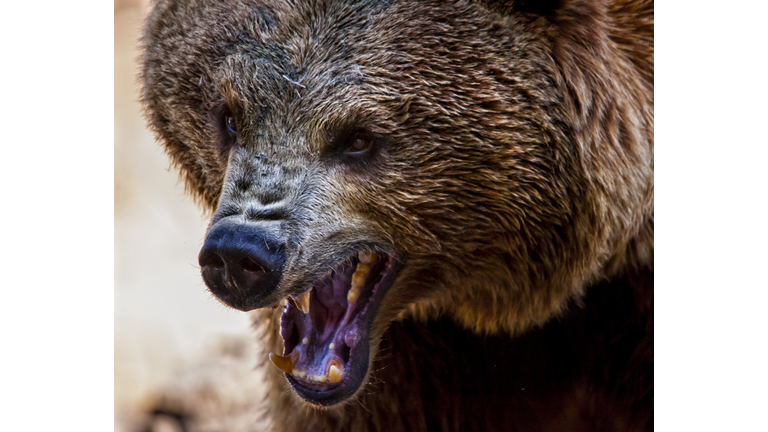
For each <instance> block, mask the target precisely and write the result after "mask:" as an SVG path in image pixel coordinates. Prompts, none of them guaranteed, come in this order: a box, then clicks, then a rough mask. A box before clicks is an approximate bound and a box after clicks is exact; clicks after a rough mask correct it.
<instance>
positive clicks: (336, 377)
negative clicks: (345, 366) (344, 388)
mask: <svg viewBox="0 0 768 432" xmlns="http://www.w3.org/2000/svg"><path fill="white" fill-rule="evenodd" d="M342 378H344V371H343V370H342V366H341V362H340V361H338V360H336V359H333V360H331V361H330V362H328V381H330V382H331V384H336V383H338V382H339V381H341V379H342Z"/></svg>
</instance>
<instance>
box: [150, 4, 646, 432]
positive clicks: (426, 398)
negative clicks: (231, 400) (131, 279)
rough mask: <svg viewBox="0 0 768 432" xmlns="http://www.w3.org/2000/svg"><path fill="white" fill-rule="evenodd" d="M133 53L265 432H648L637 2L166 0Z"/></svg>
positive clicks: (641, 56) (641, 52) (642, 68)
mask: <svg viewBox="0 0 768 432" xmlns="http://www.w3.org/2000/svg"><path fill="white" fill-rule="evenodd" d="M143 47H144V54H143V57H142V70H141V79H142V81H143V85H144V91H143V103H144V106H145V110H146V116H147V119H148V121H149V124H150V126H151V128H152V129H153V130H154V131H155V133H156V134H157V136H158V137H159V139H160V141H161V142H162V143H163V144H164V146H165V149H166V151H167V153H168V154H169V155H170V157H171V159H172V161H173V163H174V164H175V166H177V167H178V168H179V169H180V171H181V175H182V178H183V179H184V180H185V182H186V185H187V188H188V190H189V192H190V193H191V194H192V195H194V196H195V197H196V198H197V200H198V202H199V203H200V204H201V206H202V207H204V208H205V209H206V210H208V211H210V212H211V214H212V218H211V222H210V225H209V228H208V232H207V234H206V239H205V242H204V245H203V248H202V250H201V252H200V256H199V262H200V266H201V271H202V276H203V280H204V281H205V283H206V285H207V286H208V288H209V289H210V291H211V292H212V293H213V294H214V295H215V296H216V297H218V298H219V299H220V300H221V301H222V302H224V303H225V304H227V305H229V306H231V307H233V308H236V309H239V310H243V311H251V310H253V311H254V312H252V317H253V321H254V324H255V326H256V327H257V328H259V329H260V331H261V332H260V334H261V335H262V338H261V340H260V342H259V343H260V344H261V346H262V347H264V349H265V353H264V355H263V356H261V359H260V361H261V362H263V364H264V365H265V366H266V365H270V364H272V365H274V366H275V367H272V366H269V367H270V370H269V371H268V373H267V376H268V379H269V383H268V386H269V389H270V390H269V397H268V401H267V405H268V409H267V410H266V412H267V414H268V415H269V417H270V418H271V421H272V424H273V429H274V430H275V431H304V430H311V431H315V430H318V431H320V430H322V431H365V430H376V431H512V430H516V431H527V430H531V431H567V430H585V431H586V430H590V431H597V430H606V431H609V430H610V431H636V430H651V429H652V428H653V2H652V1H644V0H605V1H601V0H543V1H532V0H520V1H518V0H499V1H492V0H489V1H480V0H478V1H472V0H440V1H438V0H383V1H377V0H361V1H354V0H292V1H279V0H160V1H158V2H157V3H156V4H155V6H154V9H153V11H152V12H151V14H150V16H149V17H148V20H147V23H146V27H145V34H144V37H143ZM267 353H269V357H267ZM268 358H269V360H271V362H269V361H268Z"/></svg>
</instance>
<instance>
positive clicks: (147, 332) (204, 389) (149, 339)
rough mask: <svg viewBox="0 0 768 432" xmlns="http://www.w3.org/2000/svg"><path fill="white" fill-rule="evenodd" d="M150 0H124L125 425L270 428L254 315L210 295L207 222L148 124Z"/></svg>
mask: <svg viewBox="0 0 768 432" xmlns="http://www.w3.org/2000/svg"><path fill="white" fill-rule="evenodd" d="M148 3H149V1H148V0H116V1H115V54H114V55H115V84H114V85H115V87H114V90H115V137H114V139H115V179H114V181H115V203H114V205H115V430H116V431H120V432H123V431H125V432H133V431H136V432H138V431H142V432H145V431H147V430H149V431H174V430H182V429H181V427H180V425H179V424H178V422H177V421H176V422H174V421H173V419H172V417H173V416H172V415H165V414H160V413H159V412H158V413H156V414H155V415H154V416H153V415H151V413H152V411H153V410H156V409H158V407H160V409H161V411H163V412H165V413H166V414H173V413H174V412H178V413H187V414H189V413H193V414H194V415H193V416H192V417H190V418H187V419H186V420H185V422H186V423H187V425H186V428H187V429H188V430H226V431H237V430H261V429H262V428H263V427H262V426H263V424H262V423H261V420H260V419H259V406H260V405H259V402H260V400H261V398H262V393H261V387H260V385H259V384H260V382H261V379H260V375H259V371H255V370H254V368H253V365H254V364H255V355H256V348H257V347H256V346H255V337H254V336H253V334H252V332H251V329H250V326H249V321H248V318H247V315H246V314H244V313H242V312H237V311H234V310H230V309H226V308H225V307H224V306H222V305H221V304H220V303H218V302H217V301H216V300H214V299H213V297H212V296H211V295H210V294H209V293H208V292H207V291H206V289H205V286H204V285H203V283H202V280H201V278H200V273H199V268H198V265H197V254H198V252H199V250H200V247H201V246H202V243H203V236H204V234H205V227H206V223H207V220H206V218H205V217H204V216H203V215H202V213H201V210H200V209H199V208H197V207H196V206H195V205H194V203H193V202H192V200H191V199H190V198H189V197H187V196H186V195H185V194H184V187H183V184H181V183H180V182H179V180H178V175H177V173H176V172H175V170H173V169H171V167H170V164H169V161H168V159H167V157H166V156H165V155H164V153H163V151H162V149H161V147H160V146H159V144H158V143H156V142H155V139H154V137H153V136H152V134H151V133H150V132H149V131H148V130H147V128H146V124H145V121H144V119H143V118H142V116H141V107H140V104H139V103H138V94H139V93H138V88H139V86H138V83H137V70H138V69H137V57H138V56H139V52H138V39H139V34H140V30H141V27H142V23H143V20H144V16H145V14H146V12H147V8H148Z"/></svg>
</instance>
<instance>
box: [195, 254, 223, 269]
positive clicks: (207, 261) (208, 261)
mask: <svg viewBox="0 0 768 432" xmlns="http://www.w3.org/2000/svg"><path fill="white" fill-rule="evenodd" d="M200 261H201V262H200V266H201V267H212V268H216V269H220V268H224V260H222V259H221V257H220V256H218V255H217V254H215V253H211V254H208V255H207V256H206V257H205V258H204V259H202V260H200Z"/></svg>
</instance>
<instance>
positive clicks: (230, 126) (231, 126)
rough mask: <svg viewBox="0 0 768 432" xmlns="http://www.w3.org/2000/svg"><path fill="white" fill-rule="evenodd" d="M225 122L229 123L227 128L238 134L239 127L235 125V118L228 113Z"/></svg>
mask: <svg viewBox="0 0 768 432" xmlns="http://www.w3.org/2000/svg"><path fill="white" fill-rule="evenodd" d="M224 122H225V123H226V124H227V129H229V131H230V132H232V133H233V134H237V127H235V118H234V117H232V116H231V115H228V116H226V117H225V118H224Z"/></svg>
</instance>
